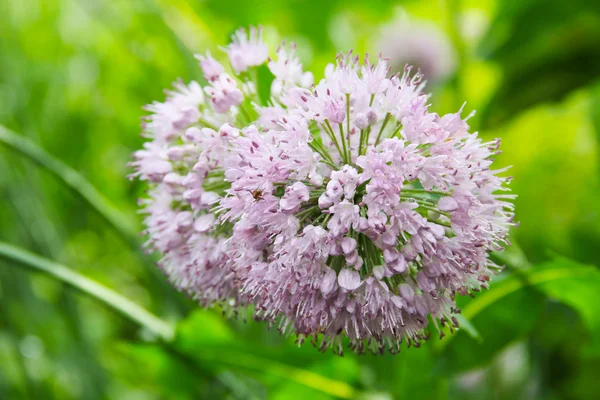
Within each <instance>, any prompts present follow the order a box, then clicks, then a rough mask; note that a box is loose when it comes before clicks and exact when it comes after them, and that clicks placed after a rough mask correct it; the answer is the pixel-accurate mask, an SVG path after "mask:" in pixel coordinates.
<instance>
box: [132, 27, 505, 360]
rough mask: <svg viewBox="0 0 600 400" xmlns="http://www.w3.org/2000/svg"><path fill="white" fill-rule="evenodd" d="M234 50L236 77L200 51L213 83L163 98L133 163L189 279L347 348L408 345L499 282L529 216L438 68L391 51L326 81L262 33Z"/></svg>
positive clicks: (201, 294) (182, 284) (180, 273)
mask: <svg viewBox="0 0 600 400" xmlns="http://www.w3.org/2000/svg"><path fill="white" fill-rule="evenodd" d="M226 52H227V55H228V56H229V62H230V65H231V71H230V72H231V73H228V72H225V71H226V70H228V68H226V67H225V66H224V65H222V64H220V63H219V62H218V61H217V60H215V59H214V58H213V57H211V56H210V54H207V55H205V56H200V57H199V60H200V65H201V67H202V69H203V72H204V76H205V77H206V80H207V81H208V85H207V86H205V87H201V86H200V85H199V84H198V83H195V82H192V83H191V84H190V85H188V86H186V85H184V84H182V83H176V84H175V90H174V91H173V92H170V93H169V94H168V98H167V100H166V101H165V102H164V103H155V104H152V105H151V106H149V107H148V110H149V111H151V113H152V114H150V116H148V117H147V120H146V122H145V123H144V134H145V136H147V137H148V138H149V141H148V142H147V143H146V144H145V147H144V149H143V150H140V151H138V152H136V153H135V155H134V156H135V161H134V162H133V163H132V164H133V166H134V167H135V170H136V172H135V174H134V175H135V176H138V177H139V178H140V179H142V180H146V181H148V183H149V185H150V190H149V191H148V195H149V196H148V198H146V199H144V200H143V201H142V205H143V208H144V213H145V214H146V218H145V224H146V226H147V234H148V236H149V243H148V245H149V246H150V247H151V248H152V249H154V250H156V251H158V252H160V253H161V254H162V260H161V261H160V265H161V267H162V269H163V270H164V271H165V273H166V274H167V275H168V276H169V278H170V279H171V281H172V282H173V284H174V285H175V286H177V287H178V288H179V289H181V290H184V291H186V292H188V293H190V294H191V295H193V296H194V297H195V298H196V299H198V300H199V301H200V302H201V304H202V305H205V306H209V305H211V304H214V303H218V304H221V305H223V306H225V307H228V308H229V309H234V310H235V309H236V308H237V307H243V306H245V305H254V309H255V317H256V318H257V319H260V320H265V321H268V322H269V323H270V324H276V325H277V326H278V327H279V329H280V331H281V332H283V333H295V334H296V335H298V337H299V340H300V341H303V340H304V339H305V338H308V337H310V338H311V341H312V342H313V343H315V344H316V345H318V346H319V347H320V348H322V349H325V348H328V347H333V349H334V351H336V352H339V353H341V352H342V348H343V344H342V343H343V338H344V337H346V338H348V342H349V346H350V347H351V348H353V349H354V350H356V351H359V352H362V351H364V350H365V349H367V350H370V351H373V352H383V351H384V350H385V349H386V348H387V349H388V350H389V351H392V352H396V351H399V350H400V344H401V342H402V341H403V340H406V341H407V343H408V345H411V344H412V345H416V346H418V345H419V344H420V342H421V341H423V340H425V339H426V338H427V337H428V334H427V333H426V328H427V326H428V324H429V319H431V321H432V323H433V325H434V326H435V327H436V328H437V327H438V322H441V325H442V326H443V325H444V324H445V323H446V322H450V324H456V319H455V317H454V316H453V314H454V313H456V312H459V310H457V308H456V307H455V304H454V296H455V294H456V293H459V294H461V295H466V294H470V293H471V292H473V291H479V290H480V289H482V288H486V287H487V285H488V281H489V280H490V278H491V276H492V275H493V274H494V272H495V271H497V270H498V269H499V267H498V266H497V265H495V264H494V263H493V262H492V261H491V260H490V259H489V257H488V254H489V252H491V251H499V250H502V249H503V247H504V246H505V245H506V244H507V234H508V231H509V229H510V227H511V226H513V225H514V223H513V212H512V204H511V203H510V201H509V200H510V199H511V198H512V197H513V196H512V195H510V194H507V193H506V191H507V190H508V189H507V188H506V184H507V183H508V181H509V178H503V177H500V176H498V174H499V172H502V171H498V170H493V169H492V158H493V156H494V155H495V154H497V153H498V147H499V141H498V140H495V141H491V142H484V141H482V140H481V139H480V138H478V136H477V134H476V133H469V130H468V128H469V127H468V125H467V123H466V118H465V119H463V118H461V116H460V112H458V113H456V114H448V115H444V116H439V115H438V114H436V113H432V112H430V111H429V109H428V96H427V95H426V94H424V93H423V92H422V89H423V85H424V84H423V83H422V82H421V81H420V75H419V74H418V73H417V74H412V73H411V70H410V69H409V68H407V69H406V70H405V72H404V74H402V75H394V76H389V69H388V66H387V64H386V61H385V60H384V59H379V60H377V61H376V62H372V61H371V60H370V59H369V57H368V56H366V57H365V58H364V59H363V60H362V61H361V60H359V58H358V57H354V56H352V54H346V55H341V56H339V57H338V59H337V62H336V63H335V64H331V65H329V66H328V67H327V68H326V70H325V78H324V79H322V80H321V81H320V82H319V83H318V84H316V85H313V83H312V80H313V78H312V75H311V74H310V73H306V72H304V71H303V70H302V66H301V64H300V62H299V61H298V59H297V58H296V56H295V54H294V47H293V45H292V46H289V45H287V46H286V45H282V46H281V47H280V48H279V49H277V51H276V53H275V54H274V59H271V58H269V55H268V48H267V47H266V45H265V44H264V42H263V40H262V35H261V30H260V29H254V28H251V29H250V32H248V33H247V32H246V31H244V30H240V31H238V32H237V33H236V34H235V35H234V37H233V42H232V43H231V44H230V45H229V47H227V48H226ZM264 65H266V66H267V68H268V69H269V70H270V72H271V74H272V82H267V84H269V85H270V90H271V98H270V100H269V101H268V102H261V100H260V98H259V96H258V94H257V93H258V87H257V85H260V84H263V85H264V84H265V83H264V82H262V83H261V82H260V81H258V80H257V79H256V76H258V74H257V69H258V68H261V67H262V68H264ZM261 76H264V74H263V75H261ZM440 332H441V331H440Z"/></svg>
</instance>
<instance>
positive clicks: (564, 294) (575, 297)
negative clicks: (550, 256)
mask: <svg viewBox="0 0 600 400" xmlns="http://www.w3.org/2000/svg"><path fill="white" fill-rule="evenodd" d="M543 268H544V269H546V270H547V273H548V274H551V273H552V271H561V270H563V271H564V270H565V269H566V270H570V271H573V274H572V275H570V276H569V277H568V278H567V279H560V280H546V281H544V282H542V283H540V284H539V285H538V287H539V289H540V290H542V291H543V292H544V293H545V294H546V295H548V296H549V297H550V298H551V299H553V300H556V301H558V302H561V303H563V304H566V305H568V306H570V307H571V308H573V309H574V310H575V311H577V313H578V314H579V316H580V317H581V319H582V321H583V323H584V324H585V326H586V327H587V329H588V330H589V333H590V343H588V346H587V352H588V354H589V355H591V356H599V355H600V314H598V310H600V296H598V294H599V293H600V270H599V269H598V268H597V267H595V266H589V265H583V264H579V263H577V262H575V261H572V260H569V259H566V258H559V259H556V260H554V261H552V262H549V263H546V264H544V265H543Z"/></svg>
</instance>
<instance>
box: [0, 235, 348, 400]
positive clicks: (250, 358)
mask: <svg viewBox="0 0 600 400" xmlns="http://www.w3.org/2000/svg"><path fill="white" fill-rule="evenodd" d="M0 258H3V259H5V260H8V261H12V262H15V263H17V264H19V265H23V266H25V267H28V268H30V269H33V270H35V271H39V272H44V273H46V274H48V275H50V276H51V277H53V278H55V279H58V280H59V281H61V282H63V283H65V284H67V285H69V286H71V287H73V288H75V289H77V290H79V291H81V292H82V293H84V294H86V295H89V296H91V297H93V298H95V299H97V300H99V301H101V302H103V303H104V304H106V305H107V306H109V307H110V308H112V309H114V310H116V311H117V312H119V313H120V314H121V315H123V316H124V317H126V318H128V319H130V320H132V321H134V322H136V323H138V324H139V325H140V326H142V327H144V328H146V329H148V330H150V331H152V332H153V333H155V334H156V335H157V336H158V337H160V338H161V339H162V342H163V343H164V345H166V346H169V347H170V348H172V349H174V351H177V352H179V353H181V354H182V355H184V356H185V357H189V356H188V355H186V354H185V352H181V351H180V350H178V349H177V348H176V346H174V345H175V342H174V341H173V339H174V338H175V329H174V327H173V326H172V325H171V324H169V323H167V322H165V321H163V320H162V319H160V318H159V317H157V316H155V315H154V314H152V313H150V312H149V311H147V310H145V309H144V308H142V307H140V306H139V305H137V304H135V303H134V302H133V301H131V300H129V299H128V298H126V297H124V296H122V295H120V294H118V293H117V292H115V291H114V290H112V289H109V288H107V287H106V286H104V285H102V284H100V283H98V282H96V281H94V280H92V279H89V278H87V277H85V276H83V275H81V274H79V273H77V272H74V271H73V270H71V269H69V268H67V267H65V266H63V265H61V264H58V263H55V262H53V261H51V260H47V259H45V258H42V257H40V256H38V255H35V254H33V253H30V252H28V251H26V250H23V249H21V248H19V247H16V246H13V245H11V244H8V243H3V242H0ZM211 350H214V351H211ZM193 358H194V359H195V360H197V361H199V362H206V361H210V362H213V363H220V364H223V365H229V366H231V367H239V368H242V369H246V370H254V371H259V372H264V373H267V374H269V375H272V376H276V377H279V378H283V379H287V380H290V381H292V382H296V383H299V384H301V385H304V386H307V387H309V388H312V389H315V390H318V391H320V392H322V393H327V394H330V395H333V396H336V397H339V398H345V399H348V398H353V397H355V395H356V390H355V389H354V388H353V387H352V386H350V385H348V384H346V383H344V382H340V381H336V380H334V379H331V378H327V377H325V376H322V375H320V374H317V373H315V372H312V371H309V370H305V369H302V368H298V367H294V366H291V365H287V364H284V363H281V362H278V361H274V360H270V359H268V358H262V357H258V356H255V355H252V354H249V353H244V352H240V351H228V350H226V349H215V348H212V349H211V348H207V349H206V351H203V352H202V353H201V354H194V356H193Z"/></svg>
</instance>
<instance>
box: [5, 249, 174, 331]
mask: <svg viewBox="0 0 600 400" xmlns="http://www.w3.org/2000/svg"><path fill="white" fill-rule="evenodd" d="M0 258H4V259H6V260H8V261H13V262H16V263H18V264H20V265H23V266H26V267H28V268H31V269H34V270H36V271H40V272H44V273H46V274H48V275H50V276H52V277H54V278H56V279H58V280H59V281H61V282H63V283H66V284H67V285H69V286H72V287H73V288H75V289H77V290H79V291H81V292H83V293H85V294H87V295H89V296H91V297H93V298H95V299H97V300H99V301H102V302H103V303H104V304H106V305H107V306H109V307H111V308H112V309H114V310H116V311H118V312H119V313H120V314H122V315H123V316H125V317H126V318H128V319H130V320H132V321H134V322H137V323H138V324H139V325H141V326H142V327H144V328H147V329H148V330H150V331H152V332H154V333H155V334H156V335H158V336H159V337H160V338H162V339H164V340H166V341H170V340H171V339H172V338H173V337H174V328H173V326H171V325H170V324H169V323H167V322H165V321H163V320H161V319H160V318H158V317H157V316H155V315H154V314H152V313H150V312H148V311H147V310H145V309H144V308H142V307H140V306H139V305H137V304H135V303H134V302H133V301H131V300H129V299H128V298H126V297H124V296H122V295H120V294H118V293H117V292H115V291H114V290H112V289H109V288H107V287H106V286H104V285H102V284H100V283H98V282H96V281H94V280H92V279H89V278H86V277H85V276H83V275H81V274H79V273H77V272H75V271H73V270H71V269H69V268H67V267H65V266H63V265H61V264H58V263H55V262H53V261H50V260H47V259H45V258H42V257H40V256H38V255H35V254H33V253H30V252H28V251H26V250H23V249H20V248H18V247H16V246H13V245H10V244H7V243H2V242H0Z"/></svg>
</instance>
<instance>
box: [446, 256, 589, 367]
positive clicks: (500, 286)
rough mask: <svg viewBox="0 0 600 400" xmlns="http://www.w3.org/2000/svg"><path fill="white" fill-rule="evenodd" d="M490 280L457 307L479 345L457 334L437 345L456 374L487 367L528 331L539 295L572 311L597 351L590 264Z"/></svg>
mask: <svg viewBox="0 0 600 400" xmlns="http://www.w3.org/2000/svg"><path fill="white" fill-rule="evenodd" d="M517 271H518V272H516V273H514V274H512V275H510V276H508V277H506V279H503V280H500V281H498V282H493V283H492V285H491V288H490V289H489V290H488V291H486V292H483V293H480V294H479V295H478V296H477V297H476V298H475V299H473V300H472V301H470V302H468V303H467V304H466V305H465V306H464V307H462V315H463V317H464V318H465V319H467V320H469V321H471V324H472V325H473V326H475V327H476V329H477V330H478V331H479V332H480V335H481V337H482V339H483V341H482V342H481V343H473V340H472V339H471V338H469V337H468V335H466V334H465V333H463V332H462V331H459V332H458V333H457V334H455V335H453V336H450V337H448V338H446V339H445V340H443V341H441V342H439V344H440V347H441V348H444V347H445V351H444V362H445V367H447V368H448V370H449V371H453V372H459V371H464V370H468V369H471V368H474V367H477V366H481V365H485V364H487V363H488V362H489V361H490V360H491V359H492V358H493V357H494V356H495V355H497V354H498V353H499V352H500V351H501V350H502V349H503V348H504V347H505V346H506V345H507V344H509V343H510V342H512V341H514V340H516V339H519V338H520V337H522V336H523V335H525V334H526V333H528V332H529V331H530V330H531V328H532V327H533V326H534V324H535V323H536V321H537V317H538V315H539V312H540V307H541V306H542V304H543V300H544V296H549V297H551V298H553V299H555V300H556V301H560V302H563V303H565V304H567V305H569V306H571V307H573V308H574V309H575V310H576V311H577V312H578V313H579V314H580V315H581V316H582V318H583V320H584V322H585V323H586V325H587V326H588V328H589V329H590V332H591V333H592V335H593V338H594V341H593V347H591V348H590V351H593V352H594V354H596V353H595V352H596V351H597V348H598V347H597V343H596V339H595V338H597V337H600V335H598V334H599V333H600V315H598V314H597V312H596V311H597V310H598V309H599V308H600V299H598V296H597V293H598V292H600V271H599V270H598V269H597V268H596V267H593V266H588V265H583V264H579V263H577V262H574V261H571V260H568V259H564V258H559V259H556V260H554V261H552V262H548V263H544V264H540V265H538V266H535V267H533V268H530V269H527V270H517Z"/></svg>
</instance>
